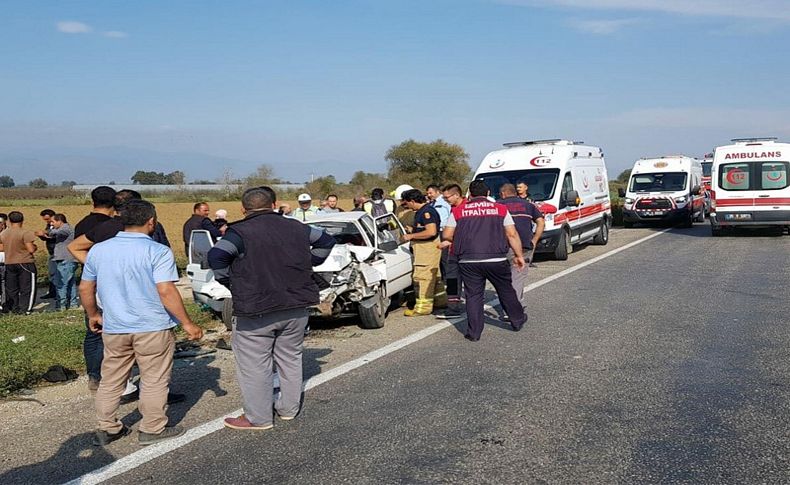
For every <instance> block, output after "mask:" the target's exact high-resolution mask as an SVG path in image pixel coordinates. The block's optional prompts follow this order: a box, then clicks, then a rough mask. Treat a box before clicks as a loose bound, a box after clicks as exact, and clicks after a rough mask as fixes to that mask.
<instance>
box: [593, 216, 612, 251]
mask: <svg viewBox="0 0 790 485" xmlns="http://www.w3.org/2000/svg"><path fill="white" fill-rule="evenodd" d="M607 243H609V222H608V221H607V220H606V218H605V217H604V218H603V219H601V228H600V229H599V230H598V234H596V235H595V237H594V238H593V244H595V245H598V246H606V244H607Z"/></svg>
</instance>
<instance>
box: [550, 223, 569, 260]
mask: <svg viewBox="0 0 790 485" xmlns="http://www.w3.org/2000/svg"><path fill="white" fill-rule="evenodd" d="M572 252H573V245H571V235H570V234H568V230H567V229H563V231H562V232H561V233H560V240H559V242H558V243H557V249H555V250H554V259H556V260H557V261H565V260H566V259H568V255H569V254H570V253H572Z"/></svg>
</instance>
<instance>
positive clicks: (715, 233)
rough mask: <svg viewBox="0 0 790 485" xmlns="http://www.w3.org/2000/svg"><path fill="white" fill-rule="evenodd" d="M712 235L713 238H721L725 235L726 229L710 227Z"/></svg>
mask: <svg viewBox="0 0 790 485" xmlns="http://www.w3.org/2000/svg"><path fill="white" fill-rule="evenodd" d="M710 235H711V236H713V237H721V236H723V235H724V229H722V228H721V227H718V226H714V225H713V224H711V225H710Z"/></svg>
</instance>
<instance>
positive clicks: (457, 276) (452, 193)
mask: <svg viewBox="0 0 790 485" xmlns="http://www.w3.org/2000/svg"><path fill="white" fill-rule="evenodd" d="M443 195H444V199H445V200H446V201H447V202H448V203H449V204H450V207H451V208H455V207H458V206H461V205H463V204H464V203H466V199H465V198H464V196H463V193H462V191H461V186H460V185H458V184H450V185H447V186H445V187H444V191H443ZM448 220H449V218H448ZM442 237H444V236H442ZM442 260H443V261H444V271H445V272H444V275H443V277H444V284H445V287H446V288H447V310H445V311H444V312H443V313H441V314H439V315H437V316H438V317H439V318H456V317H459V316H461V286H462V285H461V270H460V269H459V268H458V256H457V255H456V254H455V251H453V247H452V245H447V244H445V245H442Z"/></svg>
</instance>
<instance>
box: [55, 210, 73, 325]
mask: <svg viewBox="0 0 790 485" xmlns="http://www.w3.org/2000/svg"><path fill="white" fill-rule="evenodd" d="M49 236H50V237H51V238H52V239H54V241H55V250H54V252H53V254H52V261H53V262H54V263H55V273H54V275H53V276H54V283H55V310H66V309H68V308H76V307H77V274H76V273H77V260H76V259H74V256H72V255H71V253H70V252H69V250H68V249H66V247H67V246H68V245H69V243H70V242H71V241H73V240H74V229H72V228H71V225H69V223H68V221H67V220H66V216H65V215H64V214H55V215H54V216H52V229H51V230H50V231H49Z"/></svg>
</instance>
